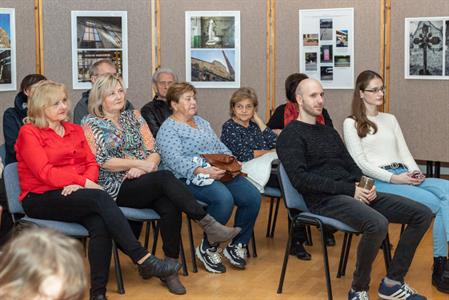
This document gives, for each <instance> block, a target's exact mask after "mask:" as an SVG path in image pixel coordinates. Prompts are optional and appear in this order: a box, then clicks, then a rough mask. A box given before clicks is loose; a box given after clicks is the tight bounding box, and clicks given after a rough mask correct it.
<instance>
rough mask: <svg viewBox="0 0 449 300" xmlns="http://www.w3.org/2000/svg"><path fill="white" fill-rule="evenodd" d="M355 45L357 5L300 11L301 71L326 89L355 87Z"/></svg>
mask: <svg viewBox="0 0 449 300" xmlns="http://www.w3.org/2000/svg"><path fill="white" fill-rule="evenodd" d="M354 45H355V43H354V8H352V7H349V8H332V9H305V10H299V72H301V73H304V74H306V75H307V76H309V77H310V78H314V79H317V80H320V81H321V84H322V85H323V88H325V89H353V88H354Z"/></svg>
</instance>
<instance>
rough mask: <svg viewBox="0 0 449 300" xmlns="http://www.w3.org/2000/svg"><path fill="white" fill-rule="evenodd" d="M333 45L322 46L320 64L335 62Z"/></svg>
mask: <svg viewBox="0 0 449 300" xmlns="http://www.w3.org/2000/svg"><path fill="white" fill-rule="evenodd" d="M332 48H333V47H332V45H321V47H320V62H321V63H332V62H333V61H334V57H333V51H332Z"/></svg>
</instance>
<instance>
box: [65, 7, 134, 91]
mask: <svg viewBox="0 0 449 300" xmlns="http://www.w3.org/2000/svg"><path fill="white" fill-rule="evenodd" d="M71 21H72V84H73V89H89V88H90V87H91V83H90V80H89V74H88V72H89V66H91V65H92V64H93V63H95V62H96V61H98V60H100V59H105V58H106V59H110V60H112V61H113V62H114V63H115V64H116V65H117V69H118V72H119V74H120V75H121V76H122V78H123V82H124V84H125V86H128V29H127V28H128V23H127V12H126V11H72V20H71Z"/></svg>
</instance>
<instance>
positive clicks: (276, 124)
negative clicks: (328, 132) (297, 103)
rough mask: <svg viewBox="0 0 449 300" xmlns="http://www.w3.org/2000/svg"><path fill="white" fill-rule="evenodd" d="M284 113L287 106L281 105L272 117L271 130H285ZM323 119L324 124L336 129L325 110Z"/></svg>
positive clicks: (269, 125)
mask: <svg viewBox="0 0 449 300" xmlns="http://www.w3.org/2000/svg"><path fill="white" fill-rule="evenodd" d="M284 111H285V104H282V105H279V106H278V107H277V108H276V110H275V111H274V114H273V115H272V116H271V117H270V120H269V121H268V123H267V126H268V127H270V128H271V129H284ZM323 117H324V124H325V125H327V126H330V127H332V128H334V125H333V124H332V119H331V117H330V116H329V113H328V112H327V110H326V109H325V108H323Z"/></svg>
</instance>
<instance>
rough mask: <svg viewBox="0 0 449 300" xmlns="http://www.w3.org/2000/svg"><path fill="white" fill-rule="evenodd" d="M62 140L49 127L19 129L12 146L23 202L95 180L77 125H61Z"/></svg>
mask: <svg viewBox="0 0 449 300" xmlns="http://www.w3.org/2000/svg"><path fill="white" fill-rule="evenodd" d="M63 126H64V129H65V133H64V137H60V136H59V135H57V134H56V132H54V131H53V129H50V128H38V127H36V126H35V125H32V124H26V125H24V126H22V128H21V129H20V131H19V136H18V138H17V142H16V145H15V149H16V156H17V162H18V172H19V181H20V189H21V193H20V196H19V199H20V200H23V198H25V196H26V195H27V194H28V193H29V192H33V193H37V194H42V193H44V192H46V191H49V190H56V189H61V188H63V187H65V186H67V185H71V184H78V185H81V186H84V185H85V182H86V179H90V180H92V181H93V182H97V181H98V165H97V162H96V160H95V157H94V155H93V154H92V152H91V150H90V148H89V144H88V143H87V141H86V138H85V137H84V133H83V129H82V128H81V126H79V125H75V124H72V123H68V122H64V123H63Z"/></svg>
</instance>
